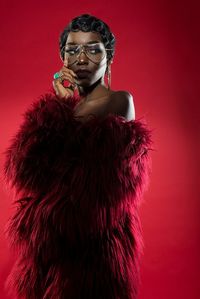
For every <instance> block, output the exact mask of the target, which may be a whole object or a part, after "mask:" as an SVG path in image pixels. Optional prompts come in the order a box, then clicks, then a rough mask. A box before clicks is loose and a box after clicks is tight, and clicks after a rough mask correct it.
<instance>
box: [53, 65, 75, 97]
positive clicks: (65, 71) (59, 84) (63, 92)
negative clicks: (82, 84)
mask: <svg viewBox="0 0 200 299" xmlns="http://www.w3.org/2000/svg"><path fill="white" fill-rule="evenodd" d="M59 73H61V74H62V76H61V77H59V78H57V79H54V80H53V82H52V83H53V88H54V90H55V92H56V95H57V96H59V97H60V98H65V99H67V98H68V97H70V96H73V95H74V90H75V88H76V82H75V78H77V75H76V74H75V73H74V72H73V71H72V70H70V69H69V68H68V62H67V60H65V62H64V66H63V67H62V68H61V69H60V71H59ZM66 80H67V81H69V82H70V83H71V84H69V86H67V87H66V86H64V85H63V82H64V81H66Z"/></svg>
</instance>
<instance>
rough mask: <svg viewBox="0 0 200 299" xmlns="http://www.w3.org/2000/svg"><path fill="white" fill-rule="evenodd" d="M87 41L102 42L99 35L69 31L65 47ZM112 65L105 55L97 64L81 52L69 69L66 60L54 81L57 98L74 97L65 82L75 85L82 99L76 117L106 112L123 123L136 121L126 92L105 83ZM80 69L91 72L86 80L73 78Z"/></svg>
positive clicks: (131, 100) (131, 99)
mask: <svg viewBox="0 0 200 299" xmlns="http://www.w3.org/2000/svg"><path fill="white" fill-rule="evenodd" d="M90 41H99V42H101V36H100V35H99V34H98V33H96V32H82V31H78V32H70V33H69V35H68V38H67V41H66V44H67V43H72V42H73V43H75V44H86V43H88V42H90ZM111 63H112V61H109V60H108V58H107V55H106V56H105V57H104V59H103V60H102V61H101V62H100V64H98V65H97V64H95V63H93V62H92V61H91V60H89V59H88V57H87V56H86V55H85V53H84V52H82V53H81V54H80V55H79V57H78V60H77V62H76V63H74V64H73V65H71V66H68V61H67V60H66V57H65V59H64V61H63V64H64V65H63V67H62V68H61V70H60V72H62V73H63V76H62V79H55V80H54V81H53V87H54V89H55V91H56V94H57V95H58V96H59V97H60V98H62V99H67V98H68V97H70V96H73V95H74V91H73V90H71V89H69V88H66V87H65V86H64V83H63V82H64V80H66V81H68V82H69V83H70V85H71V86H76V88H77V89H78V93H79V95H80V96H81V100H80V101H79V103H78V104H77V105H76V107H75V115H76V116H80V117H81V118H82V119H83V120H84V119H85V118H86V116H87V115H89V114H95V115H97V116H99V117H105V116H106V115H107V114H108V113H113V114H116V115H119V116H123V117H124V118H125V119H126V120H134V119H135V110H134V103H133V97H132V95H131V94H130V93H129V92H127V91H114V90H111V89H110V90H108V88H107V86H106V84H105V82H104V76H105V72H106V67H107V65H109V64H111ZM81 67H84V68H86V69H88V70H89V71H90V72H91V73H90V74H89V75H88V76H87V77H86V78H79V77H77V75H76V71H77V70H78V69H79V68H81Z"/></svg>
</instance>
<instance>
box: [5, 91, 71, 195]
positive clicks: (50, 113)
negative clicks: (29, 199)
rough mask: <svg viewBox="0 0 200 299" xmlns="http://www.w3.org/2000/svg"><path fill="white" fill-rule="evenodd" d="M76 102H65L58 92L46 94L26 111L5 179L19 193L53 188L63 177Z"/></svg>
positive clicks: (7, 156)
mask: <svg viewBox="0 0 200 299" xmlns="http://www.w3.org/2000/svg"><path fill="white" fill-rule="evenodd" d="M74 101H75V100H74V99H73V98H69V99H68V101H67V102H66V101H65V102H61V101H60V100H59V99H58V98H57V97H56V96H55V95H53V94H50V93H49V94H45V95H43V96H42V97H41V98H40V99H39V100H36V101H35V102H33V103H32V105H31V107H29V108H28V109H27V110H26V112H25V113H24V114H23V122H22V124H21V125H20V127H19V129H18V131H17V133H16V134H15V136H14V137H13V138H12V140H11V142H10V146H9V147H8V148H7V150H6V151H5V164H4V178H5V181H6V183H7V184H8V185H9V186H10V187H11V188H12V187H14V188H15V191H16V192H17V193H18V192H23V193H25V194H26V195H27V194H33V193H34V194H35V193H36V194H38V193H43V192H46V191H47V189H48V190H50V189H51V188H53V185H54V184H55V183H56V178H58V177H59V169H58V164H59V157H60V154H61V152H62V151H63V150H64V135H65V136H67V137H68V138H70V133H69V131H70V130H71V129H72V126H73V123H71V122H68V120H69V119H71V115H72V108H73V105H74ZM63 106H64V107H65V109H63ZM66 123H67V124H68V125H67V126H66ZM69 123H70V124H71V126H69ZM64 131H65V132H64ZM67 133H68V134H67ZM68 142H69V143H70V140H68Z"/></svg>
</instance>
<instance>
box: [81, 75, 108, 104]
mask: <svg viewBox="0 0 200 299" xmlns="http://www.w3.org/2000/svg"><path fill="white" fill-rule="evenodd" d="M107 91H108V89H107V87H106V85H105V83H104V81H103V80H102V78H100V79H99V80H98V81H96V82H95V83H94V84H93V85H90V86H78V92H79V95H80V97H81V98H82V99H83V100H84V101H85V102H86V101H92V100H93V99H94V98H95V99H96V98H98V97H101V96H103V95H105V93H107Z"/></svg>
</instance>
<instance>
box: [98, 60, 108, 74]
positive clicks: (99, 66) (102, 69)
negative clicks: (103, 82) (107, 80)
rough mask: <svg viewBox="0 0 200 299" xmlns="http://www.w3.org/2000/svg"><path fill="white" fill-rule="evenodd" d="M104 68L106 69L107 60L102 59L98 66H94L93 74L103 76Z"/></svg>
mask: <svg viewBox="0 0 200 299" xmlns="http://www.w3.org/2000/svg"><path fill="white" fill-rule="evenodd" d="M106 67H107V60H106V58H105V59H103V60H102V61H101V62H100V64H99V65H98V66H96V68H95V70H96V71H95V74H96V75H97V74H98V75H101V76H102V75H104V73H105V71H106Z"/></svg>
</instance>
